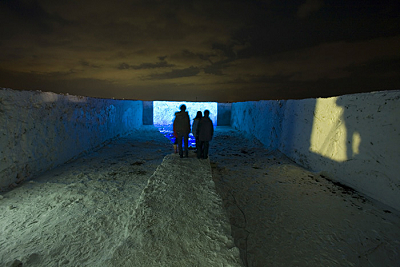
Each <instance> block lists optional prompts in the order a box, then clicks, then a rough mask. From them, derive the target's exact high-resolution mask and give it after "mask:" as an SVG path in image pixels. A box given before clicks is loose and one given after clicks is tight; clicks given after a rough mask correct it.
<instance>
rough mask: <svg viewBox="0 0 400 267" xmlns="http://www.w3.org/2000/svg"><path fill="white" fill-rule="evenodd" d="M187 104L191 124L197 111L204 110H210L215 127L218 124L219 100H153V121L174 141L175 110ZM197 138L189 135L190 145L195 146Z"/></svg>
mask: <svg viewBox="0 0 400 267" xmlns="http://www.w3.org/2000/svg"><path fill="white" fill-rule="evenodd" d="M182 104H185V105H186V111H187V112H189V118H190V125H191V126H192V124H193V119H194V118H195V117H196V114H197V111H201V112H202V113H204V110H206V109H208V110H209V111H210V119H211V120H212V121H213V124H214V127H215V126H216V125H217V109H218V103H217V102H173V101H154V102H153V122H154V126H156V127H157V128H158V129H159V130H160V132H161V133H162V134H164V135H165V136H166V137H167V138H168V139H170V140H171V142H174V137H173V133H172V128H173V125H172V124H173V122H174V119H175V112H177V111H180V106H181V105H182ZM195 146H196V145H195V139H194V137H193V135H192V134H190V135H189V147H195Z"/></svg>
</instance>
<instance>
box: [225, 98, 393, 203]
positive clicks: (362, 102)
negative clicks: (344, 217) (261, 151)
mask: <svg viewBox="0 0 400 267" xmlns="http://www.w3.org/2000/svg"><path fill="white" fill-rule="evenodd" d="M399 99H400V91H385V92H374V93H363V94H353V95H344V96H340V97H331V98H318V99H304V100H287V101H258V102H242V103H233V104H232V118H231V124H232V127H234V128H236V129H238V130H240V131H243V132H246V133H248V134H251V135H253V136H255V137H256V138H257V139H259V140H260V141H261V142H262V143H263V144H264V145H265V146H267V147H268V148H270V149H279V150H281V151H282V152H283V153H285V154H286V155H287V156H288V157H290V158H291V159H293V160H294V161H296V162H297V163H299V164H300V165H303V166H305V167H307V168H309V169H311V170H313V171H322V172H323V173H324V174H325V175H327V176H328V177H329V178H331V179H333V180H335V181H338V182H340V183H343V184H346V185H348V186H350V187H352V188H354V189H356V190H358V191H359V192H362V193H364V194H366V195H367V196H370V197H372V198H374V199H376V200H378V201H380V202H382V203H384V204H386V205H389V206H391V207H393V208H395V209H397V210H400V176H399V173H400V165H399V164H398V162H400V153H399V147H400V102H399Z"/></svg>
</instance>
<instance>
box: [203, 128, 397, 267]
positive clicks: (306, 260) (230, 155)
mask: <svg viewBox="0 0 400 267" xmlns="http://www.w3.org/2000/svg"><path fill="white" fill-rule="evenodd" d="M211 148H212V152H211V155H210V161H211V166H212V171H213V178H214V181H215V184H216V187H217V191H218V193H219V194H220V195H221V197H222V199H223V201H224V206H225V208H226V210H227V211H228V213H229V216H230V221H231V224H232V235H233V237H234V239H235V244H236V246H237V247H239V249H240V250H241V257H242V261H243V263H244V264H245V265H246V266H400V217H399V216H398V213H397V212H396V211H393V210H392V212H391V211H389V210H386V208H385V207H383V206H381V205H380V204H379V203H376V202H374V201H372V200H368V199H367V198H365V197H363V196H361V195H359V194H357V193H356V192H354V191H351V190H348V189H347V188H343V187H340V186H338V185H335V184H333V183H332V182H330V181H328V180H327V179H325V178H324V177H323V175H320V174H319V173H314V172H310V171H308V170H305V169H304V168H302V167H300V166H298V165H297V164H295V163H294V162H292V161H291V160H289V159H288V158H286V157H285V156H284V155H283V154H280V153H279V152H271V151H268V150H266V149H264V148H263V146H262V145H261V144H260V143H259V142H257V141H256V140H254V139H245V138H244V136H243V135H241V134H240V133H239V132H238V131H235V130H233V129H232V128H229V127H225V128H224V127H220V128H218V130H217V131H216V135H215V137H214V139H213V141H212V144H211Z"/></svg>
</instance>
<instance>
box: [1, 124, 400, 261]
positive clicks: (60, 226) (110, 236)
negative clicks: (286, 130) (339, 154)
mask: <svg viewBox="0 0 400 267" xmlns="http://www.w3.org/2000/svg"><path fill="white" fill-rule="evenodd" d="M165 156H166V157H165ZM177 166H179V167H177ZM210 166H211V169H210ZM211 173H212V180H213V181H214V183H213V182H212V180H211ZM216 192H218V194H216ZM0 198H1V200H0V231H1V233H2V234H1V236H0V264H1V265H0V266H11V265H12V264H18V263H22V264H23V265H24V266H240V265H244V266H378V265H379V266H396V265H398V264H399V262H400V228H399V226H400V218H399V216H398V214H396V213H394V212H391V211H389V210H386V209H385V208H384V207H382V206H381V205H379V204H378V203H375V202H373V201H370V200H368V199H366V198H364V197H362V196H360V195H358V194H357V193H356V192H353V191H351V190H348V189H347V188H344V187H340V186H338V185H335V184H333V183H332V182H330V181H328V180H327V179H326V178H324V177H323V176H321V175H320V174H318V173H313V172H310V171H307V170H305V169H303V168H301V167H300V166H298V165H296V164H295V163H293V162H292V161H290V160H288V159H287V158H286V157H285V156H284V155H282V154H279V153H278V152H271V151H267V150H266V149H264V148H263V147H262V145H261V144H260V143H259V142H257V141H256V140H250V139H246V138H245V137H244V136H243V135H242V134H240V133H239V132H238V131H235V130H233V129H232V128H229V127H217V130H216V132H215V137H214V139H213V141H212V142H211V150H210V161H208V160H197V159H196V158H195V154H194V153H193V152H191V153H190V157H189V158H188V159H187V158H184V159H180V158H179V157H177V155H175V154H173V150H172V145H171V143H170V142H169V141H168V139H167V138H165V137H163V135H162V134H160V133H159V132H157V131H156V130H155V128H152V127H147V128H144V129H142V130H141V131H136V132H134V133H133V134H131V135H130V136H127V137H124V138H121V139H118V140H114V141H112V142H111V143H110V144H109V145H107V146H105V147H104V148H102V149H100V150H97V151H95V152H93V153H91V154H88V155H86V156H83V157H81V158H79V159H77V160H75V161H73V162H70V163H68V164H64V165H63V166H60V167H58V168H56V169H54V170H52V171H49V172H47V173H45V174H43V175H41V176H40V177H37V178H36V179H34V180H33V181H30V182H27V183H24V184H23V185H21V186H20V187H18V188H16V189H14V190H12V191H10V192H8V193H5V194H3V195H2V196H1V197H0ZM221 198H222V200H221ZM223 207H224V208H225V209H223ZM228 220H230V224H231V226H230V227H229V224H228ZM229 228H231V230H230V229H229ZM230 231H232V233H231V234H232V236H233V238H234V239H233V238H232V237H231V236H230V235H229V232H230ZM235 245H236V247H238V248H239V249H240V257H241V259H242V263H240V261H239V252H238V250H237V248H236V247H235Z"/></svg>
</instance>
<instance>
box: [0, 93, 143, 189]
mask: <svg viewBox="0 0 400 267" xmlns="http://www.w3.org/2000/svg"><path fill="white" fill-rule="evenodd" d="M142 112H143V105H142V101H121V100H111V99H96V98H88V97H77V96H65V95H59V94H54V93H45V92H31V91H16V90H11V89H0V125H1V128H0V189H1V190H6V189H7V188H8V187H9V186H13V185H15V184H18V183H20V182H22V181H24V180H28V179H30V178H32V177H34V176H35V175H37V174H39V173H41V172H43V171H46V170H48V169H51V168H53V167H55V166H57V165H60V164H62V163H64V162H66V161H68V160H70V159H72V158H74V157H76V156H77V155H79V154H80V153H83V152H85V151H90V150H92V149H94V148H96V147H97V146H99V145H101V144H102V143H104V142H106V141H107V140H109V139H112V138H114V137H117V136H119V135H124V134H126V133H128V132H130V131H132V130H134V129H135V128H139V127H141V125H142Z"/></svg>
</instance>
